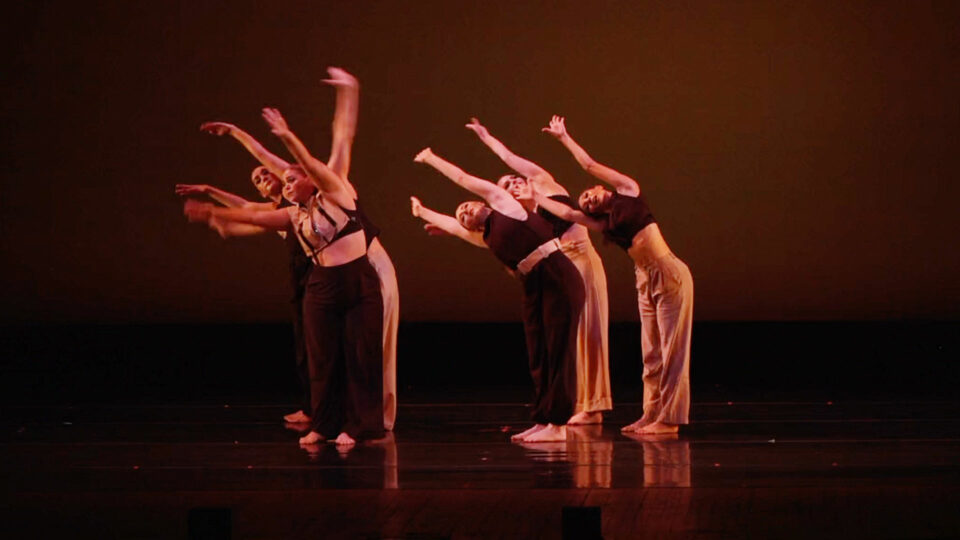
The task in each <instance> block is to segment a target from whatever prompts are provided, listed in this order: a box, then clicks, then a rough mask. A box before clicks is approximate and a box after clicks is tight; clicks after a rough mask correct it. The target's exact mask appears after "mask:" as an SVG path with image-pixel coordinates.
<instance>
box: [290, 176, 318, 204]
mask: <svg viewBox="0 0 960 540" xmlns="http://www.w3.org/2000/svg"><path fill="white" fill-rule="evenodd" d="M315 191H316V187H315V186H314V185H313V182H311V181H310V179H309V178H307V175H306V174H305V173H304V172H303V170H302V169H300V168H299V167H290V168H288V169H287V170H285V171H283V197H284V198H285V199H287V200H288V201H290V202H292V203H294V204H303V203H305V202H307V201H308V200H309V199H310V197H311V196H312V195H313V194H314V192H315Z"/></svg>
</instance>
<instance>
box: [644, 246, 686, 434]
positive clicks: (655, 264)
mask: <svg viewBox="0 0 960 540" xmlns="http://www.w3.org/2000/svg"><path fill="white" fill-rule="evenodd" d="M636 275H637V300H638V303H639V304H640V323H641V325H642V333H643V334H642V340H641V347H642V352H643V417H644V418H645V419H646V420H648V421H651V422H653V421H656V422H663V423H667V424H686V423H688V422H689V421H690V337H691V334H692V330H693V275H692V274H690V269H689V268H688V267H687V265H686V264H684V263H683V261H681V260H680V259H678V258H677V256H676V255H674V254H673V253H668V254H667V255H664V256H663V257H661V258H659V259H655V260H652V261H648V262H646V263H644V264H642V265H641V264H637V265H636Z"/></svg>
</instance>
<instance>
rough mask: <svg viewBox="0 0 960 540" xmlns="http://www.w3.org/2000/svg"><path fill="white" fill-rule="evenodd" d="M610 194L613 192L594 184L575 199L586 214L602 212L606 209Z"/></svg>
mask: <svg viewBox="0 0 960 540" xmlns="http://www.w3.org/2000/svg"><path fill="white" fill-rule="evenodd" d="M612 196H613V194H612V193H610V192H609V191H607V189H606V188H604V187H603V186H601V185H596V186H593V187H592V188H590V189H588V190H586V191H584V192H583V193H581V194H580V198H579V199H577V204H579V205H580V209H581V210H583V211H584V212H586V213H587V214H602V213H603V212H605V211H606V210H607V207H608V206H609V204H610V198H611V197H612Z"/></svg>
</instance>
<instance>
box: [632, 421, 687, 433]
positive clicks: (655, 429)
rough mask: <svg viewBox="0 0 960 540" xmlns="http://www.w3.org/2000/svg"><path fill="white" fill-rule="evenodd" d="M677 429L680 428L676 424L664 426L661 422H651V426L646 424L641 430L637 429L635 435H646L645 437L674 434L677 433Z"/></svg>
mask: <svg viewBox="0 0 960 540" xmlns="http://www.w3.org/2000/svg"><path fill="white" fill-rule="evenodd" d="M679 429H680V426H678V425H677V424H665V423H662V422H653V423H651V424H647V425H645V426H643V427H642V428H640V429H638V430H637V433H640V434H646V435H650V434H660V433H676V432H677V431H679Z"/></svg>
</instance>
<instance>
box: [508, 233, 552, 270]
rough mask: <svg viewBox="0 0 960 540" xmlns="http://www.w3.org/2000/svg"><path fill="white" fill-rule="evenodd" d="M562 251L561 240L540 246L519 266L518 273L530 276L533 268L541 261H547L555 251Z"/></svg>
mask: <svg viewBox="0 0 960 540" xmlns="http://www.w3.org/2000/svg"><path fill="white" fill-rule="evenodd" d="M559 250H560V240H559V239H557V238H553V239H551V240H548V241H547V242H544V243H542V244H540V246H539V247H537V249H535V250H533V251H531V252H530V254H529V255H527V256H526V257H524V258H523V260H522V261H520V263H519V264H517V271H518V272H520V273H521V274H529V273H530V271H531V270H533V267H534V266H536V265H537V264H538V263H539V262H540V261H542V260H544V259H546V258H547V257H549V256H550V254H551V253H553V252H554V251H559Z"/></svg>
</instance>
